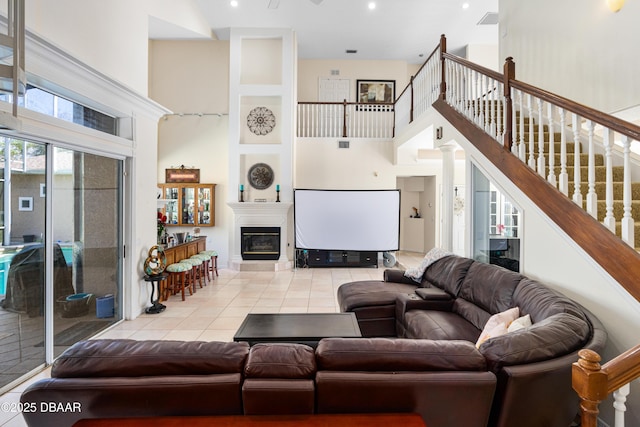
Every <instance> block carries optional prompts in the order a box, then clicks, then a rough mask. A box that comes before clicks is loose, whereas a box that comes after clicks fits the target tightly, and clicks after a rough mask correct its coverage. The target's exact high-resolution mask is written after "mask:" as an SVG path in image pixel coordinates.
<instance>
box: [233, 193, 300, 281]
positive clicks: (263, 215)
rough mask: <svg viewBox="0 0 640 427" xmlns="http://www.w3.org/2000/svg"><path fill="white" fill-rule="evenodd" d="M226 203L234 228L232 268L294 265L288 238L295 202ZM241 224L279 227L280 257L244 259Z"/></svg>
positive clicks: (276, 267) (258, 268) (276, 268)
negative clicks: (267, 259) (291, 212)
mask: <svg viewBox="0 0 640 427" xmlns="http://www.w3.org/2000/svg"><path fill="white" fill-rule="evenodd" d="M227 205H228V206H229V207H230V208H231V210H232V211H233V227H232V231H231V236H230V240H231V241H230V242H229V248H230V251H229V253H230V260H229V266H230V268H231V269H233V270H271V271H277V270H282V269H288V268H291V265H292V263H291V261H290V260H289V256H288V252H289V246H287V243H288V241H287V239H288V236H289V224H290V218H289V211H290V210H291V206H293V203H292V202H228V203H227ZM241 227H280V259H279V260H277V261H246V260H243V259H242V253H241V251H242V248H241V246H242V245H241V234H240V228H241Z"/></svg>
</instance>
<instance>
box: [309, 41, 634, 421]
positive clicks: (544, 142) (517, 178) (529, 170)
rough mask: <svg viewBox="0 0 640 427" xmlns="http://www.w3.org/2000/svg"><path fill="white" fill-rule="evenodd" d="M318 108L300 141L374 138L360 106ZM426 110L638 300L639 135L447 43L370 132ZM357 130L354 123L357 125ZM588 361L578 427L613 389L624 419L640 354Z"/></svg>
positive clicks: (578, 382) (577, 377) (579, 385)
mask: <svg viewBox="0 0 640 427" xmlns="http://www.w3.org/2000/svg"><path fill="white" fill-rule="evenodd" d="M321 105H322V104H321V103H300V105H299V111H298V116H299V117H298V126H299V128H298V136H307V137H316V136H328V137H329V136H333V137H356V136H361V137H375V136H373V135H374V133H372V132H371V131H369V130H363V129H362V127H361V128H360V133H359V134H355V133H352V131H353V130H355V129H358V127H357V126H355V127H354V126H353V125H350V124H349V123H350V121H351V120H354V118H353V116H355V115H357V114H368V113H369V112H368V111H366V110H364V111H363V110H357V108H356V105H357V104H354V107H353V109H352V110H351V111H348V108H349V107H348V105H351V104H349V103H346V102H344V103H342V104H340V103H335V104H329V105H334V106H336V108H342V110H337V111H338V112H334V113H331V114H329V113H326V112H324V113H323V112H322V109H321V107H320V106H321ZM340 106H341V107H340ZM432 106H433V107H435V109H436V110H437V111H439V112H440V113H441V114H442V115H443V116H444V117H445V118H446V119H447V120H449V122H451V123H452V124H453V125H454V126H456V128H457V129H458V130H459V131H461V132H462V133H463V134H464V135H466V136H467V139H468V140H469V141H471V142H472V143H473V144H474V145H475V146H476V147H477V148H478V149H479V150H480V151H481V152H482V153H483V154H484V155H485V156H486V157H487V158H488V159H489V160H491V161H492V162H493V163H494V164H495V165H496V166H497V167H499V168H500V169H501V170H502V171H503V173H505V175H506V176H507V177H508V178H509V179H510V180H511V181H513V182H514V183H515V184H516V185H517V186H518V187H519V188H520V189H521V190H522V191H523V192H524V193H525V194H527V196H528V197H529V198H530V199H531V200H532V201H533V202H534V203H536V204H537V205H538V206H539V207H540V209H541V210H542V211H544V212H545V213H546V214H547V215H548V216H549V218H550V219H551V220H553V221H554V222H555V223H556V224H557V225H558V226H559V227H560V228H561V229H562V230H564V231H565V232H566V233H567V235H568V236H570V237H571V238H572V239H573V240H574V241H575V242H576V243H577V244H578V245H580V246H581V247H582V248H583V250H584V251H585V252H587V253H588V254H589V255H590V256H591V257H592V258H593V259H594V260H595V261H596V262H598V264H599V265H600V266H601V267H602V268H603V269H604V270H605V271H607V272H608V273H609V274H610V275H611V276H612V277H613V278H614V279H615V280H616V281H617V282H618V283H620V285H621V286H623V287H624V288H625V289H626V290H627V291H628V292H629V293H630V294H631V295H633V296H634V297H635V298H636V299H637V300H640V283H638V281H637V277H640V255H639V254H638V252H637V251H636V250H635V246H636V245H635V243H636V241H638V242H640V223H637V222H636V221H635V218H640V200H634V199H633V194H640V183H634V182H632V176H633V174H632V168H633V167H635V168H636V169H640V162H638V161H636V159H635V158H634V156H633V155H632V153H631V146H632V144H633V143H637V142H638V141H640V127H639V126H636V125H634V124H631V123H628V122H625V121H623V120H620V119H618V118H616V117H613V116H611V115H609V114H606V113H602V112H599V111H597V110H594V109H592V108H589V107H587V106H584V105H581V104H578V103H576V102H573V101H571V100H569V99H566V98H563V97H560V96H558V95H555V94H552V93H550V92H547V91H544V90H542V89H539V88H536V87H534V86H531V85H528V84H526V83H524V82H520V81H518V80H516V79H515V64H514V63H513V61H512V60H511V58H508V59H507V61H506V63H505V66H504V72H503V73H498V72H495V71H493V70H489V69H487V68H484V67H481V66H478V65H476V64H474V63H472V62H470V61H467V60H465V59H462V58H459V57H457V56H454V55H451V54H449V53H447V51H446V39H445V37H444V36H442V38H441V40H440V43H439V45H438V46H436V48H435V49H434V51H433V53H432V54H431V55H430V56H429V58H428V59H427V61H426V62H425V64H424V65H423V66H422V68H421V69H420V70H419V71H418V72H417V73H416V75H415V76H414V77H413V78H411V81H410V83H409V85H408V86H407V87H406V88H405V90H404V91H403V92H402V93H401V94H400V96H399V97H398V98H397V99H396V102H395V103H394V105H393V107H390V110H386V111H385V112H384V113H385V114H387V115H393V121H392V122H391V123H389V121H385V122H384V124H383V123H382V122H377V123H378V124H377V126H389V130H387V132H384V131H381V130H380V129H377V131H378V132H379V133H378V135H385V136H379V137H384V138H389V137H392V136H393V135H399V134H400V132H402V131H403V130H404V129H405V128H407V127H408V126H409V125H411V123H412V122H414V121H415V120H416V119H418V118H419V117H420V116H421V115H422V114H423V113H424V112H425V111H427V110H428V109H429V108H431V107H432ZM324 108H328V107H324ZM304 109H306V110H304ZM329 110H330V109H329ZM301 113H302V114H301ZM340 114H341V116H340ZM326 117H334V121H336V122H337V123H338V124H339V127H338V130H339V131H340V130H341V131H342V132H341V133H340V132H338V133H333V134H330V132H329V131H327V130H322V129H323V128H327V127H328V128H331V126H327V125H323V126H318V125H315V124H314V123H317V124H320V123H323V124H324V123H326V122H327V120H329V122H330V123H333V122H332V121H331V119H325V118H326ZM340 117H342V118H341V119H340ZM387 118H388V116H387ZM340 120H342V121H340ZM364 121H365V119H364V118H363V117H361V118H360V123H364ZM345 124H346V125H345ZM323 132H324V133H323ZM389 135H391V136H389ZM547 184H548V185H547ZM637 197H640V196H637ZM585 212H586V214H585ZM623 242H624V243H623ZM625 243H626V244H625ZM612 254H615V256H612ZM595 358H598V360H599V356H597V355H596V356H593V355H587V356H585V355H583V356H582V359H581V362H580V364H577V365H576V366H578V367H577V368H576V367H574V388H575V389H576V391H577V392H578V394H579V396H580V398H581V400H582V405H581V406H582V408H583V413H582V418H583V421H582V425H583V426H585V427H591V426H593V427H595V426H596V420H597V413H598V412H597V405H598V403H599V401H601V400H603V399H604V398H605V397H606V395H607V394H609V393H611V392H612V391H613V390H617V389H619V390H618V391H616V392H615V394H614V396H615V398H616V404H615V406H616V411H620V412H621V413H622V414H623V413H624V401H625V399H626V397H625V396H626V394H627V393H628V391H627V389H626V388H625V387H627V386H625V384H628V383H629V382H630V381H633V380H634V379H636V378H638V377H639V376H640V372H639V369H638V366H640V350H638V348H637V347H636V348H635V349H632V350H630V351H628V352H627V353H624V354H622V355H620V356H618V357H617V358H616V359H614V360H613V361H611V362H609V363H607V364H605V365H604V367H603V368H602V371H600V370H599V366H596V365H597V362H595ZM580 369H587V370H591V371H597V372H598V375H599V376H597V375H592V374H593V372H587V373H580V372H579V370H580ZM587 374H589V375H587ZM590 375H591V376H590ZM585 377H590V378H598V380H597V381H585V380H584V378H585ZM603 378H605V379H603ZM598 381H599V382H598ZM603 381H604V382H605V384H606V385H605V386H604V387H603V386H602V382H603ZM593 383H596V384H593ZM594 387H596V388H594ZM594 396H595V397H597V398H594ZM616 418H617V419H620V420H622V419H623V416H618V415H616ZM619 425H623V421H618V420H617V421H616V426H619Z"/></svg>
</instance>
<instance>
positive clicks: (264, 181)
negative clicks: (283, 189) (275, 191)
mask: <svg viewBox="0 0 640 427" xmlns="http://www.w3.org/2000/svg"><path fill="white" fill-rule="evenodd" d="M247 180H248V181H249V185H251V186H252V187H253V188H255V189H257V190H264V189H265V188H269V187H270V186H271V184H273V169H271V166H269V165H268V164H266V163H256V164H255V165H253V166H251V168H250V169H249V173H248V174H247Z"/></svg>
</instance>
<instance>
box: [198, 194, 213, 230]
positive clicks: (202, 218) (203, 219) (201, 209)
mask: <svg viewBox="0 0 640 427" xmlns="http://www.w3.org/2000/svg"><path fill="white" fill-rule="evenodd" d="M210 204H211V190H210V189H209V188H205V187H200V188H199V189H198V224H211V215H210V213H209V212H210V211H209V206H210Z"/></svg>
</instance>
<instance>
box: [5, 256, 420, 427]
mask: <svg viewBox="0 0 640 427" xmlns="http://www.w3.org/2000/svg"><path fill="white" fill-rule="evenodd" d="M423 256H424V254H419V253H411V252H398V253H397V257H398V264H399V266H400V267H407V266H408V267H411V266H415V265H417V264H419V263H420V261H421V259H422V257H423ZM384 270H385V268H384V267H382V266H380V267H379V268H306V269H297V270H295V271H281V272H238V271H232V270H225V269H221V270H220V271H219V274H220V275H219V276H218V277H217V278H216V279H215V280H214V281H213V282H212V283H211V284H209V285H208V286H206V287H204V288H202V289H200V288H198V290H197V292H196V293H195V294H194V295H192V296H187V298H186V300H185V301H182V299H181V297H180V295H174V296H172V297H171V298H169V300H168V301H166V302H164V304H165V305H166V306H167V309H166V310H165V311H164V312H162V313H160V314H142V315H140V316H138V317H137V318H136V319H135V320H131V321H124V322H121V323H119V324H117V325H115V326H113V327H112V328H110V329H108V330H106V331H104V332H102V333H101V334H99V335H98V336H96V337H95V338H129V339H137V340H149V339H163V340H172V339H176V340H194V341H196V340H199V341H232V340H233V335H234V334H235V332H236V330H237V329H238V327H239V326H240V323H242V321H243V320H244V317H245V315H246V314H247V313H327V312H329V313H331V312H338V311H339V309H338V305H337V302H336V291H337V289H338V287H339V286H340V285H341V284H343V283H347V282H351V281H356V280H380V279H382V274H383V272H384ZM48 375H49V372H48V370H45V371H44V372H42V373H40V374H38V375H37V376H35V377H33V378H32V379H30V380H28V381H26V382H24V383H22V384H21V385H19V386H18V387H16V388H14V389H12V390H10V391H9V392H7V393H5V394H4V395H2V396H0V426H6V427H23V426H26V424H25V422H24V420H23V418H22V415H20V414H16V413H14V412H11V411H7V410H5V409H7V406H8V407H10V406H11V404H12V403H13V404H15V403H17V402H19V399H20V394H21V393H22V391H23V390H24V389H25V388H26V387H27V386H28V385H29V384H30V383H32V382H34V381H37V380H38V379H40V378H46V377H48ZM7 404H9V405H7Z"/></svg>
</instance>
